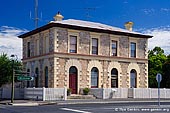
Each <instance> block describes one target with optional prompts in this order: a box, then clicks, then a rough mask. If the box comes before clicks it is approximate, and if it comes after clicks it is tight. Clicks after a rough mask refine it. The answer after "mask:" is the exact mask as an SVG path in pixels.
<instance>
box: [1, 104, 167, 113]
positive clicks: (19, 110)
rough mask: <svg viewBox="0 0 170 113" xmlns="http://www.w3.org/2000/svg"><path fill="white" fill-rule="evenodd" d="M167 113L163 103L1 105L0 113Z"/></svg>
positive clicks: (165, 105)
mask: <svg viewBox="0 0 170 113" xmlns="http://www.w3.org/2000/svg"><path fill="white" fill-rule="evenodd" d="M122 112H128V113H150V112H153V113H166V112H170V102H164V103H161V106H160V107H159V106H158V105H157V103H155V102H147V103H143V102H142V103H139V102H138V103H116V104H115V103H114V104H113V103H109V104H69V105H57V104H54V105H43V106H30V107H26V106H25V107H24V106H22V107H21V106H9V105H0V113H122Z"/></svg>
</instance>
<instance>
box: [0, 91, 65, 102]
mask: <svg viewBox="0 0 170 113" xmlns="http://www.w3.org/2000/svg"><path fill="white" fill-rule="evenodd" d="M0 91H1V92H0V93H2V95H1V96H0V97H1V99H10V98H11V88H1V90H0ZM14 93H15V98H14V99H31V100H42V101H55V100H67V88H23V89H22V88H15V90H14Z"/></svg>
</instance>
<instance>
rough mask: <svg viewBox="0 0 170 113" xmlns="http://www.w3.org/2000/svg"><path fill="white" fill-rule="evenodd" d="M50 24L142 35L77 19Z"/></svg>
mask: <svg viewBox="0 0 170 113" xmlns="http://www.w3.org/2000/svg"><path fill="white" fill-rule="evenodd" d="M50 23H60V24H65V25H72V26H79V27H88V28H94V29H101V30H110V31H118V32H126V33H133V34H141V33H138V32H133V31H129V30H126V29H121V28H118V27H113V26H109V25H106V24H101V23H97V22H89V21H83V20H75V19H68V20H62V21H51V22H50Z"/></svg>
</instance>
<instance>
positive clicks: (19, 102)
mask: <svg viewBox="0 0 170 113" xmlns="http://www.w3.org/2000/svg"><path fill="white" fill-rule="evenodd" d="M138 102H140V103H141V102H143V103H146V102H155V103H157V102H158V99H132V98H128V99H92V100H90V99H69V100H61V101H34V100H14V103H10V100H0V104H3V105H12V106H40V105H52V104H56V105H67V104H91V103H99V104H100V103H138ZM160 102H170V99H160Z"/></svg>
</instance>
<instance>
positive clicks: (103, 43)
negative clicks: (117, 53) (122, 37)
mask: <svg viewBox="0 0 170 113" xmlns="http://www.w3.org/2000/svg"><path fill="white" fill-rule="evenodd" d="M110 46H111V45H110V36H109V35H108V34H102V35H101V36H100V54H101V55H104V56H110V50H111V48H110Z"/></svg>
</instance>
